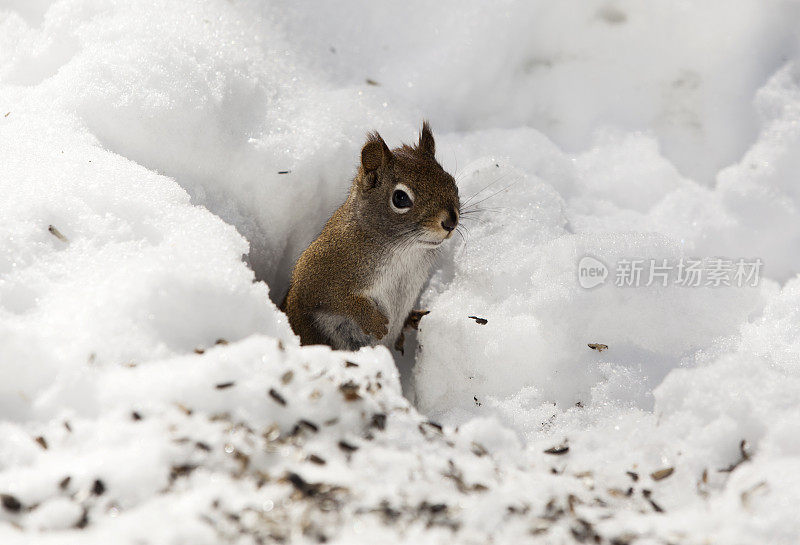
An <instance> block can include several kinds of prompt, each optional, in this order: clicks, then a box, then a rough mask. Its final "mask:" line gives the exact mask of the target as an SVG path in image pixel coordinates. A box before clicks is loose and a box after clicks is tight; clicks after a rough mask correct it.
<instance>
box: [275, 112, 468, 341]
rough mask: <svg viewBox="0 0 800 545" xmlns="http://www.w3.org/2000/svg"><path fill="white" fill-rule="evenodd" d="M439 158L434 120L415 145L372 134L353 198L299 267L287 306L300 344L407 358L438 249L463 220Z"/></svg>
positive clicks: (454, 188)
mask: <svg viewBox="0 0 800 545" xmlns="http://www.w3.org/2000/svg"><path fill="white" fill-rule="evenodd" d="M435 154H436V144H435V142H434V139H433V133H432V132H431V129H430V127H429V126H428V123H427V122H423V124H422V130H421V131H420V135H419V141H418V142H417V144H416V145H415V146H409V145H403V146H401V147H399V148H395V149H393V150H390V149H389V147H388V146H387V145H386V143H385V142H384V141H383V138H381V136H380V135H379V134H378V133H377V132H373V133H371V134H369V135H368V137H367V141H366V143H365V144H364V147H363V148H362V149H361V164H360V165H359V168H358V173H357V174H356V176H355V178H354V179H353V182H352V185H351V186H350V194H349V196H348V198H347V200H346V201H345V202H344V204H342V205H341V206H340V207H339V208H338V209H337V210H336V212H334V213H333V215H332V216H331V218H330V219H329V220H328V222H327V223H326V224H325V227H324V229H323V230H322V233H321V234H320V235H319V236H318V237H317V239H316V240H314V242H312V243H311V245H310V246H309V247H308V248H307V249H306V250H305V251H304V252H303V254H302V255H301V256H300V258H299V259H298V260H297V263H296V264H295V267H294V271H293V272H292V278H291V283H290V287H289V292H288V293H287V295H286V299H285V300H284V302H283V304H282V305H281V308H282V309H283V310H284V311H285V312H286V314H287V315H288V317H289V323H290V325H291V326H292V329H293V330H294V332H295V333H296V334H297V335H298V336H299V337H300V342H301V343H302V344H326V345H328V346H331V347H333V348H334V349H338V350H357V349H358V348H361V347H362V346H373V345H377V344H383V345H386V346H392V345H394V346H395V348H397V349H398V350H400V351H402V346H403V340H404V335H403V330H404V328H405V327H409V326H410V327H416V326H417V324H418V323H419V320H420V318H421V317H422V316H423V315H424V314H427V312H424V311H416V310H412V307H413V305H414V302H415V301H416V299H417V297H419V293H420V291H421V290H422V286H423V284H424V283H425V281H426V280H427V279H428V276H429V274H430V269H431V265H432V264H433V262H434V260H435V257H436V252H437V249H438V248H439V246H441V244H442V243H443V242H444V241H445V240H447V239H449V238H450V237H451V236H452V235H453V232H454V230H455V229H456V226H457V225H458V220H459V210H460V203H459V198H458V187H457V186H456V182H455V180H454V179H453V177H452V176H451V175H450V174H448V173H447V172H445V170H444V169H443V168H442V166H441V165H440V164H439V163H438V162H437V161H436V156H435Z"/></svg>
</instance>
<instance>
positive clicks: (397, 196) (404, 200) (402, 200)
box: [392, 189, 414, 211]
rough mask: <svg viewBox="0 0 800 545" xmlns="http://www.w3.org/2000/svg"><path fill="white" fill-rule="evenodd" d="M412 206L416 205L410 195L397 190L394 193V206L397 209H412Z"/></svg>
mask: <svg viewBox="0 0 800 545" xmlns="http://www.w3.org/2000/svg"><path fill="white" fill-rule="evenodd" d="M412 204H414V202H413V201H412V200H411V197H409V196H408V193H406V192H405V191H403V190H402V189H395V190H394V192H393V193H392V205H393V206H394V207H395V208H399V209H404V208H411V205H412ZM404 211H405V210H404Z"/></svg>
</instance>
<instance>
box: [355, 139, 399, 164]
mask: <svg viewBox="0 0 800 545" xmlns="http://www.w3.org/2000/svg"><path fill="white" fill-rule="evenodd" d="M393 158H394V157H393V156H392V151H391V150H390V149H389V146H387V145H386V142H384V141H383V138H381V135H380V134H378V133H377V132H373V133H370V135H369V136H368V137H367V143H366V144H364V147H363V148H361V166H362V167H364V172H374V171H375V170H378V168H379V167H380V166H381V165H388V164H389V163H391V162H392V159H393Z"/></svg>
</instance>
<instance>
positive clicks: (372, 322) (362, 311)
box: [345, 295, 389, 340]
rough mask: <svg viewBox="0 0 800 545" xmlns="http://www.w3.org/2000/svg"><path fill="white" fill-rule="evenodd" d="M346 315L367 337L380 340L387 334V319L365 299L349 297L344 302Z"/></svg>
mask: <svg viewBox="0 0 800 545" xmlns="http://www.w3.org/2000/svg"><path fill="white" fill-rule="evenodd" d="M345 308H346V311H347V312H346V314H348V315H349V316H351V317H352V318H353V319H354V320H355V321H356V323H357V324H358V325H359V326H360V327H361V329H363V330H364V333H366V334H367V335H372V336H373V337H375V338H376V339H378V340H381V339H382V338H384V337H385V336H386V334H387V333H388V332H389V319H388V318H387V317H386V316H384V315H383V313H381V311H380V310H378V306H377V305H376V304H375V303H374V302H373V301H372V300H371V299H368V298H367V297H363V296H360V295H351V296H349V297H348V298H347V300H346V302H345Z"/></svg>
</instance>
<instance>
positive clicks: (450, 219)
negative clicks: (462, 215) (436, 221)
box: [442, 210, 458, 233]
mask: <svg viewBox="0 0 800 545" xmlns="http://www.w3.org/2000/svg"><path fill="white" fill-rule="evenodd" d="M456 225H458V218H457V217H456V213H455V211H454V210H450V213H449V214H448V216H447V219H445V220H443V221H442V228H443V229H444V230H445V231H447V232H448V233H449V232H450V231H452V230H453V229H455V228H456Z"/></svg>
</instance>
